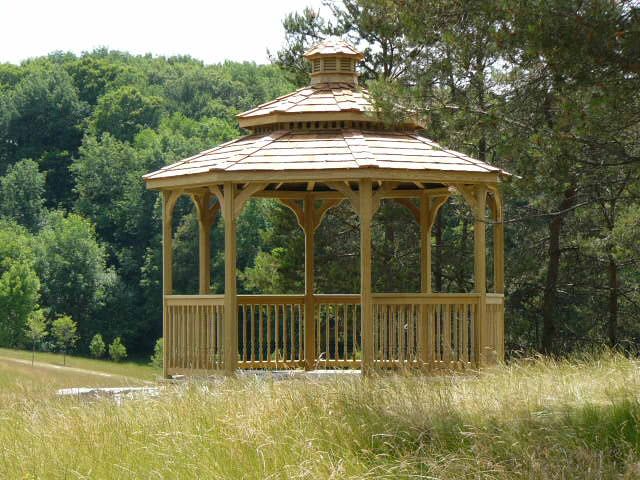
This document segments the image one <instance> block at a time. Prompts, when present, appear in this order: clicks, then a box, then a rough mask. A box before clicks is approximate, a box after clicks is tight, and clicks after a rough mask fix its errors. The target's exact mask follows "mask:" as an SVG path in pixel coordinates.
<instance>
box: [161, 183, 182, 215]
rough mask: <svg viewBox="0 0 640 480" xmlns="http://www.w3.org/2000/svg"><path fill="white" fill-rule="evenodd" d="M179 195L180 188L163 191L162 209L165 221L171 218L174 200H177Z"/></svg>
mask: <svg viewBox="0 0 640 480" xmlns="http://www.w3.org/2000/svg"><path fill="white" fill-rule="evenodd" d="M181 195H182V190H171V191H164V192H163V195H162V201H163V205H162V207H163V211H164V217H165V221H170V220H172V219H173V209H174V208H175V206H176V202H177V201H178V199H179V198H180V196H181Z"/></svg>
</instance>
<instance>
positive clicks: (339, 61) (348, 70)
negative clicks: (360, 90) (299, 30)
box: [304, 38, 364, 87]
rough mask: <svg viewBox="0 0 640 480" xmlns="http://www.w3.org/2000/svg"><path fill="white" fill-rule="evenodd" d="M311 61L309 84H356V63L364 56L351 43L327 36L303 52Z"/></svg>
mask: <svg viewBox="0 0 640 480" xmlns="http://www.w3.org/2000/svg"><path fill="white" fill-rule="evenodd" d="M304 58H305V59H307V61H308V62H309V63H311V85H318V84H323V83H345V84H348V85H352V86H354V87H355V86H356V85H357V84H358V73H357V72H356V64H357V63H358V62H359V61H360V60H362V59H363V58H364V55H362V53H360V52H359V51H358V50H357V49H356V48H355V47H354V46H353V45H351V44H350V43H348V42H346V41H344V40H342V39H341V38H328V39H326V40H323V41H321V42H319V43H316V44H315V45H314V46H313V47H311V48H310V49H309V50H307V51H306V52H305V53H304Z"/></svg>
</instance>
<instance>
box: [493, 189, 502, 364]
mask: <svg viewBox="0 0 640 480" xmlns="http://www.w3.org/2000/svg"><path fill="white" fill-rule="evenodd" d="M492 206H493V208H492V210H493V220H494V223H493V291H494V292H495V293H502V294H503V295H504V211H503V208H502V198H501V197H500V191H499V190H498V189H497V188H496V189H494V190H493V202H492ZM495 322H496V325H495V331H496V338H495V347H496V357H497V358H496V359H497V360H498V361H499V362H503V361H504V298H503V299H502V304H501V305H500V310H499V313H498V315H497V318H495Z"/></svg>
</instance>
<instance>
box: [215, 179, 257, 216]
mask: <svg viewBox="0 0 640 480" xmlns="http://www.w3.org/2000/svg"><path fill="white" fill-rule="evenodd" d="M267 185H268V183H266V182H260V183H248V184H246V185H245V186H244V188H243V189H242V190H238V191H237V193H236V196H235V199H234V202H233V207H234V208H233V214H234V217H236V218H237V217H238V216H239V215H240V213H242V209H243V208H244V204H245V203H246V202H247V200H249V198H251V196H252V195H253V194H255V193H257V192H259V191H261V190H264V189H265V188H266V187H267ZM209 191H210V192H211V193H212V194H214V195H215V196H216V197H217V199H218V204H219V205H220V208H221V209H224V192H223V191H222V190H221V189H220V187H219V186H218V185H209Z"/></svg>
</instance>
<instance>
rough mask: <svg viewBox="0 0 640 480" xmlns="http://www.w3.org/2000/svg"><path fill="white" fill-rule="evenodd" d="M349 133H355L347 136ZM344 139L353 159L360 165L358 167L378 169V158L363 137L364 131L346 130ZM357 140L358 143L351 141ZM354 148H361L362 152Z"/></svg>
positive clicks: (343, 135) (343, 133) (343, 131)
mask: <svg viewBox="0 0 640 480" xmlns="http://www.w3.org/2000/svg"><path fill="white" fill-rule="evenodd" d="M348 133H353V134H352V135H349V136H347V134H348ZM342 138H344V141H345V143H346V144H347V148H348V149H349V151H350V152H351V155H353V159H354V160H355V161H356V163H357V164H358V167H377V166H378V162H376V157H375V156H374V155H373V153H371V150H369V144H368V143H367V138H366V137H365V136H364V135H363V133H362V130H355V129H344V130H342ZM350 140H356V142H353V141H350ZM352 147H360V150H359V151H357V150H354V149H353V148H352Z"/></svg>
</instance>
